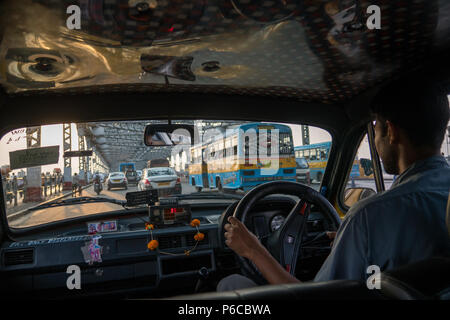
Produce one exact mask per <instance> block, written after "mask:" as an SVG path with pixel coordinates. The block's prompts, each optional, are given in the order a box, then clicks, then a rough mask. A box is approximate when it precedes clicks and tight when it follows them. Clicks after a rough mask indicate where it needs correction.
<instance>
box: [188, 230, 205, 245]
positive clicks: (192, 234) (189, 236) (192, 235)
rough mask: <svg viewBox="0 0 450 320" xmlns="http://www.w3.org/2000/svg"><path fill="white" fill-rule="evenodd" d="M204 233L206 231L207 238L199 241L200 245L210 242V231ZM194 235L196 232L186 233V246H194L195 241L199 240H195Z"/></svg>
mask: <svg viewBox="0 0 450 320" xmlns="http://www.w3.org/2000/svg"><path fill="white" fill-rule="evenodd" d="M203 233H204V235H205V239H203V240H202V241H199V242H198V245H199V246H201V245H205V244H208V243H209V242H208V233H207V232H203ZM194 236H195V233H189V234H187V235H186V246H187V247H193V246H195V243H196V242H197V241H195V239H194Z"/></svg>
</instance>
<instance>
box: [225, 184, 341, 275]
mask: <svg viewBox="0 0 450 320" xmlns="http://www.w3.org/2000/svg"><path fill="white" fill-rule="evenodd" d="M271 194H286V195H292V196H297V197H298V198H300V200H298V201H296V204H295V205H294V207H293V208H292V209H291V212H290V213H289V215H288V216H287V218H286V219H285V221H284V223H283V225H282V226H281V227H280V228H279V229H278V230H276V231H275V232H273V233H271V234H270V235H269V236H268V238H267V241H266V244H265V246H266V248H267V250H268V251H269V252H270V253H271V254H272V256H273V257H274V258H275V259H276V260H277V261H278V262H279V263H280V264H281V265H282V266H283V267H284V268H285V269H286V271H288V272H289V273H290V274H292V275H293V276H295V267H296V263H297V259H298V257H299V253H300V247H301V242H302V238H303V234H304V231H305V227H306V221H307V219H308V216H309V213H310V209H311V204H313V205H315V206H316V207H318V209H319V210H320V211H321V212H322V213H324V214H326V215H328V217H330V218H331V220H333V222H334V223H335V224H336V227H339V225H340V221H341V219H340V218H339V215H338V214H337V212H336V210H335V209H334V208H333V206H332V205H331V204H330V202H328V200H327V199H326V198H325V197H324V196H322V195H321V194H320V193H319V192H317V191H316V190H314V189H312V188H311V187H308V186H306V185H304V184H301V183H297V182H289V181H274V182H267V183H264V184H261V185H259V186H257V187H255V188H253V189H252V190H250V191H249V192H248V193H247V194H246V195H245V196H244V197H243V198H242V199H241V200H240V201H239V202H237V203H235V204H234V205H232V206H230V208H229V209H230V210H233V208H234V212H233V216H234V217H235V218H236V219H239V220H240V221H241V222H242V223H244V224H245V225H247V226H248V224H246V222H247V221H246V220H247V215H248V212H249V211H250V210H251V208H252V207H253V206H254V205H255V204H256V203H257V202H258V201H259V200H261V199H262V198H264V197H266V196H268V195H271ZM227 218H228V217H227V216H226V214H225V215H224V216H223V217H222V222H221V224H220V225H221V226H222V231H223V226H224V225H225V223H227V221H226V220H227ZM222 234H223V233H222ZM238 258H239V262H240V264H241V267H242V271H243V272H244V273H245V274H246V275H247V276H249V277H251V278H252V279H253V280H255V281H256V282H257V283H259V284H263V283H264V282H265V279H264V278H263V277H262V275H261V273H260V272H259V271H258V270H257V269H256V267H255V266H254V264H253V263H252V262H251V261H250V260H248V259H247V258H243V257H241V256H239V255H238Z"/></svg>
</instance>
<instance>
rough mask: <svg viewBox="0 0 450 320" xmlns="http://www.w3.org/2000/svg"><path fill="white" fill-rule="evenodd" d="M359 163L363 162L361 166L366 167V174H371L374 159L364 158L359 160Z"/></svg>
mask: <svg viewBox="0 0 450 320" xmlns="http://www.w3.org/2000/svg"><path fill="white" fill-rule="evenodd" d="M359 163H360V164H361V167H362V168H363V169H364V174H365V175H366V176H370V175H371V174H372V173H373V165H372V160H370V159H364V158H362V159H360V160H359Z"/></svg>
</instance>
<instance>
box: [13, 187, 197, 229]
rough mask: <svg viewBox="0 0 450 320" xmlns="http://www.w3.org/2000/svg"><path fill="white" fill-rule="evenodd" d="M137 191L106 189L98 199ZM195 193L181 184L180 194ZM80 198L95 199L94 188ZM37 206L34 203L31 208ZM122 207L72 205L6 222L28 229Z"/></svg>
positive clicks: (89, 204) (130, 188)
mask: <svg viewBox="0 0 450 320" xmlns="http://www.w3.org/2000/svg"><path fill="white" fill-rule="evenodd" d="M133 191H138V190H137V187H136V186H128V190H125V189H112V190H110V191H108V190H107V189H106V188H104V189H103V190H102V192H101V193H100V195H99V196H100V197H104V198H112V199H117V200H125V195H126V193H127V192H133ZM192 192H195V188H194V187H192V186H190V185H189V184H184V183H183V184H182V193H183V194H184V193H192ZM82 196H88V197H97V194H96V193H95V192H94V188H93V187H92V186H91V187H88V188H87V189H84V190H83V192H82ZM35 205H37V203H34V204H33V206H35ZM121 208H122V207H121V206H120V205H117V204H113V203H107V202H105V203H102V202H97V203H87V204H82V205H72V206H61V207H54V208H51V209H48V208H47V209H43V210H36V211H32V212H30V213H27V214H24V215H20V216H19V217H17V218H12V219H11V216H9V217H8V222H9V224H10V226H11V227H22V228H23V227H29V226H33V225H38V224H42V223H48V222H51V221H57V220H64V219H69V218H74V217H79V216H83V215H88V214H96V213H102V212H108V211H115V210H120V209H121Z"/></svg>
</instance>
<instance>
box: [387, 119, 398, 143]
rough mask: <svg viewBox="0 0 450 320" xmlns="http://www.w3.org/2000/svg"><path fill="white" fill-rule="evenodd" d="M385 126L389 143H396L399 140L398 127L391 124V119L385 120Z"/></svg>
mask: <svg viewBox="0 0 450 320" xmlns="http://www.w3.org/2000/svg"><path fill="white" fill-rule="evenodd" d="M386 126H387V137H388V139H389V144H391V145H396V144H398V143H399V141H400V128H399V127H398V126H396V125H395V124H393V123H392V122H391V121H389V120H386Z"/></svg>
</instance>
